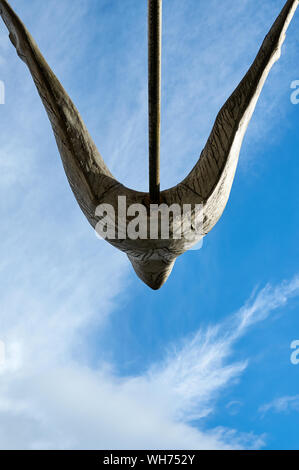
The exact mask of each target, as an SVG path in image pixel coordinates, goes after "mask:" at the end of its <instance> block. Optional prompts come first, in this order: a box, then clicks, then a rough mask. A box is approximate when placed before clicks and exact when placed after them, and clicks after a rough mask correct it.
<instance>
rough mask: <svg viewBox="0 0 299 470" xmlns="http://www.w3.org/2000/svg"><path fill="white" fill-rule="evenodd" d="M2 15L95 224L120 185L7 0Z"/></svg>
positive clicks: (81, 200)
mask: <svg viewBox="0 0 299 470" xmlns="http://www.w3.org/2000/svg"><path fill="white" fill-rule="evenodd" d="M0 13H1V16H2V18H3V20H4V22H5V24H6V26H7V28H8V30H9V33H10V34H9V37H10V40H11V42H12V43H13V45H14V46H15V48H16V50H17V53H18V55H19V56H20V58H21V59H22V60H23V61H24V62H25V63H26V64H27V66H28V68H29V70H30V73H31V75H32V78H33V80H34V82H35V85H36V88H37V90H38V92H39V95H40V97H41V99H42V102H43V104H44V106H45V109H46V111H47V114H48V116H49V119H50V122H51V125H52V128H53V131H54V134H55V138H56V142H57V145H58V148H59V151H60V154H61V158H62V162H63V165H64V168H65V172H66V174H67V177H68V180H69V182H70V185H71V187H72V190H73V192H74V194H75V197H76V199H77V201H78V203H79V205H80V207H81V209H82V210H83V212H84V213H85V215H86V216H87V218H88V220H89V221H90V222H91V223H92V225H95V223H96V221H95V219H94V214H95V208H96V206H97V204H98V202H97V201H98V200H99V199H100V198H101V196H102V195H103V194H104V193H105V192H106V191H107V190H109V189H110V188H111V187H113V186H115V185H117V184H118V183H117V181H115V179H114V178H113V177H112V175H111V173H110V171H109V170H108V168H107V167H106V165H105V163H104V161H103V159H102V157H101V155H100V154H99V152H98V150H97V148H96V146H95V144H94V142H93V140H92V139H91V137H90V135H89V133H88V131H87V129H86V127H85V125H84V123H83V121H82V119H81V117H80V114H79V112H78V110H77V109H76V107H75V106H74V104H73V103H72V101H71V99H70V98H69V96H68V95H67V93H66V91H65V90H64V88H63V87H62V85H61V84H60V82H59V81H58V79H57V77H56V76H55V75H54V73H53V72H52V70H51V68H50V67H49V65H48V64H47V62H46V61H45V59H44V57H43V56H42V54H41V52H40V51H39V49H38V47H37V45H36V43H35V41H34V39H33V38H32V36H31V35H30V33H29V32H28V31H27V29H26V28H25V26H24V25H23V23H22V22H21V20H20V19H19V18H18V16H17V15H16V14H15V12H14V11H13V9H12V8H11V6H10V5H9V4H8V2H7V1H5V0H0Z"/></svg>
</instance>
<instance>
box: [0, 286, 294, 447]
mask: <svg viewBox="0 0 299 470" xmlns="http://www.w3.org/2000/svg"><path fill="white" fill-rule="evenodd" d="M298 294H299V286H298V283H297V279H296V278H295V279H294V280H291V281H290V282H284V283H283V284H281V285H280V286H277V287H275V288H271V287H270V286H268V287H267V288H265V289H263V290H261V291H260V292H258V293H257V294H256V295H255V297H254V298H252V299H251V300H250V301H249V302H248V303H246V305H245V306H244V307H242V308H241V309H240V311H238V312H237V313H235V314H233V315H232V316H231V317H230V318H228V319H227V320H226V321H224V322H223V323H221V324H218V325H215V326H211V327H208V328H206V329H201V330H199V331H198V332H197V333H196V334H195V335H194V336H193V337H192V338H187V339H186V340H185V341H184V344H183V345H177V346H176V347H175V346H172V348H171V349H170V350H169V352H168V354H167V357H166V358H165V359H164V360H162V361H160V362H158V363H156V364H153V365H152V366H151V367H150V368H149V369H148V371H146V372H145V373H144V374H142V375H139V376H134V377H119V376H118V375H117V374H116V373H115V372H114V371H113V364H111V365H109V364H106V363H100V364H99V365H98V366H97V367H96V368H94V367H91V366H90V365H88V362H86V360H84V354H83V355H82V354H81V355H80V357H78V355H76V354H75V355H74V351H75V349H76V344H77V342H78V339H79V341H80V332H81V331H82V321H80V319H79V318H77V317H76V316H75V318H74V321H72V318H71V314H69V313H67V312H69V310H70V309H69V308H67V312H65V311H64V310H62V311H60V312H57V314H56V315H54V318H53V316H52V318H50V319H49V321H48V322H47V321H45V318H44V315H42V317H43V318H42V320H43V321H39V316H38V315H37V314H36V310H34V309H32V306H31V305H30V303H29V300H28V298H27V300H26V299H24V298H23V302H26V301H27V302H28V303H29V304H26V303H25V305H23V307H24V310H23V312H22V316H21V318H20V316H18V315H14V312H13V310H12V309H11V310H12V319H11V320H7V323H8V324H9V326H8V328H7V335H6V343H7V363H6V365H4V366H3V367H2V369H1V386H0V397H1V399H0V413H1V428H0V437H1V439H0V442H1V448H25V449H28V448H35V449H36V448H50V449H53V448H59V449H63V448H73V449H78V448H80V449H82V448H84V449H85V448H98V449H99V448H109V449H113V448H123V449H125V448H153V449H154V448H174V449H175V448H196V449H207V448H217V449H218V448H219V449H225V448H244V447H246V448H259V447H261V446H263V445H264V437H263V436H254V435H252V434H250V433H249V434H242V433H238V432H237V430H230V429H224V428H217V429H208V430H207V429H204V428H202V429H201V427H200V426H199V425H198V420H199V421H200V418H203V417H206V416H208V415H209V414H210V413H212V412H213V411H214V410H215V408H216V407H217V398H218V397H219V395H220V393H221V391H222V390H223V389H224V388H225V387H228V386H232V385H233V384H234V382H235V379H236V378H238V377H240V376H241V374H242V372H243V371H244V370H245V368H246V366H247V362H246V361H242V362H238V363H236V362H233V361H232V359H231V357H232V355H233V349H234V345H235V343H236V341H238V340H239V339H240V338H241V337H242V335H243V334H245V333H246V331H247V330H248V328H249V327H250V326H252V325H253V324H255V323H257V322H260V321H263V320H265V319H266V318H267V316H268V315H269V314H270V313H271V312H272V311H273V310H275V309H277V308H279V307H283V306H284V305H285V304H286V302H287V301H288V300H289V299H290V298H292V297H293V296H295V295H298ZM81 295H82V292H80V293H79V296H80V297H81ZM11 300H12V299H11ZM77 300H78V298H77V297H76V296H75V299H74V302H76V301H77ZM9 305H12V302H10V303H9ZM40 307H41V306H40ZM47 308H49V310H51V306H48V305H47ZM265 309H266V312H265ZM47 313H50V312H47ZM86 313H87V312H85V320H86ZM57 317H58V318H57ZM245 318H246V321H244V319H245ZM248 318H250V321H248ZM88 320H89V325H90V327H92V325H93V323H94V322H95V323H97V322H98V320H97V318H96V313H95V312H94V313H93V315H91V317H90V318H88ZM10 323H12V324H13V326H11V325H10ZM102 328H104V325H103V326H102ZM1 331H2V332H3V331H4V332H5V328H3V326H2V329H1ZM81 342H83V343H84V339H83V340H82V338H81ZM83 346H84V344H83ZM85 347H87V345H85ZM82 350H83V351H84V347H83V348H82ZM37 356H38V357H37ZM272 406H273V405H272ZM194 419H196V420H197V426H196V427H193V426H192V421H193V420H194ZM25 428H26V433H25V431H24V429H25Z"/></svg>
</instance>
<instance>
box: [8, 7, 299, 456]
mask: <svg viewBox="0 0 299 470" xmlns="http://www.w3.org/2000/svg"><path fill="white" fill-rule="evenodd" d="M283 3H284V2H283V1H282V0H275V1H271V2H270V1H264V2H262V5H261V2H258V1H257V0H244V1H242V2H239V1H237V0H230V1H229V0H223V1H222V2H221V3H219V2H218V1H216V0H210V1H209V2H203V1H198V0H188V1H185V2H180V1H179V0H172V1H171V2H168V1H166V0H164V11H163V16H164V18H163V20H164V24H163V103H162V120H163V121H162V122H163V124H162V148H161V180H162V187H163V188H167V187H170V186H172V185H174V184H176V183H177V182H178V181H180V180H181V179H183V177H184V176H185V175H186V174H187V173H188V172H189V171H190V170H191V168H192V167H193V165H194V163H195V162H196V160H197V158H198V156H199V154H200V151H201V149H202V147H203V145H204V144H205V141H206V139H207V137H208V134H209V132H210V130H211V126H212V124H213V121H214V119H215V116H216V114H217V112H218V110H219V109H220V107H221V106H222V104H223V103H224V101H225V100H226V98H227V97H228V96H229V94H230V93H231V92H232V91H233V89H234V87H235V86H236V85H237V84H238V83H239V81H240V80H241V78H242V77H243V75H244V73H245V72H246V70H247V68H248V66H249V65H250V64H251V62H252V60H253V59H254V57H255V54H256V53H257V51H258V49H259V46H260V44H261V42H262V40H263V38H264V36H265V34H266V33H267V32H268V30H269V28H270V26H271V24H272V22H273V20H274V19H275V18H276V16H277V14H278V13H279V11H280V9H281V8H282V6H283ZM11 5H12V6H13V7H14V8H15V10H16V11H17V12H18V14H19V15H20V17H21V18H22V20H23V21H24V22H25V24H26V26H27V27H28V29H29V30H30V31H31V33H32V35H33V36H34V38H35V39H36V41H37V43H38V45H39V46H40V48H41V50H42V52H43V53H44V55H45V57H46V59H47V60H48V62H49V64H50V66H51V67H52V68H53V70H54V71H55V73H56V74H57V76H58V77H59V79H60V80H61V82H62V83H63V85H64V87H65V88H66V90H67V91H68V93H69V94H70V96H71V98H72V99H73V101H74V102H75V104H76V105H77V107H78V108H79V111H80V112H81V114H82V117H83V119H84V120H85V123H86V125H87V127H88V129H89V131H90V133H91V135H92V136H93V138H94V140H95V142H96V144H97V145H98V148H99V150H100V152H101V154H102V156H103V158H104V160H105V162H106V163H107V164H108V166H109V168H110V169H111V171H112V173H113V174H114V175H115V176H116V177H117V178H118V179H119V180H120V181H122V182H123V183H124V184H126V185H127V186H130V187H133V188H135V189H138V190H146V189H147V180H148V177H147V165H148V163H147V56H146V54H147V45H146V34H147V32H146V1H136V0H134V1H133V0H125V1H124V0H113V1H111V0H86V1H85V2H82V1H79V0H50V1H49V2H46V4H45V2H40V1H37V0H26V2H25V0H11ZM29 5H30V7H31V8H28V6H29ZM298 26H299V14H298V11H297V14H295V17H294V19H293V22H292V24H291V25H290V28H289V31H288V34H287V38H286V42H285V45H284V46H283V52H282V57H281V59H280V61H279V62H278V63H277V64H276V65H275V66H274V68H273V70H272V72H271V73H270V76H269V79H268V81H267V83H266V85H265V88H264V90H263V92H262V96H261V98H260V101H259V103H258V106H257V109H256V111H255V113H254V116H253V120H252V122H251V124H250V126H249V129H248V132H247V134H246V137H245V140H244V144H243V147H242V151H241V155H240V163H239V166H238V170H237V174H236V178H235V182H234V185H233V189H232V193H231V197H230V200H229V203H228V205H227V208H226V210H225V212H224V214H223V217H222V218H221V220H220V221H219V222H218V224H217V225H216V227H215V228H214V229H213V230H212V232H211V233H209V234H208V236H207V237H206V238H205V240H204V245H203V248H202V249H201V250H199V251H191V252H190V253H187V254H185V255H184V256H182V257H180V258H179V259H178V260H177V262H176V265H175V268H174V270H173V273H172V275H171V277H170V278H169V280H168V282H167V283H166V284H165V286H164V287H163V288H162V289H161V290H160V291H158V292H153V291H151V290H149V289H148V288H147V287H146V286H144V285H143V284H142V283H141V282H140V281H139V280H138V279H137V278H136V276H135V274H134V273H133V271H132V268H131V265H130V263H129V262H128V260H127V258H126V257H125V256H124V255H123V254H122V253H119V252H118V251H116V250H115V249H113V248H112V247H111V246H109V245H108V244H106V243H104V242H102V241H99V240H98V239H97V238H96V237H95V235H94V232H93V230H92V229H91V227H90V226H89V225H88V222H87V221H86V220H85V218H84V216H83V214H82V213H81V212H80V209H79V207H78V206H77V203H76V201H75V199H74V197H73V195H72V193H71V190H70V188H69V186H68V184H67V180H66V177H65V175H64V172H63V169H62V164H61V161H60V157H59V154H58V151H57V148H56V144H55V141H54V137H53V135H52V132H51V129H50V125H49V123H48V120H47V117H46V113H45V111H44V109H43V107H42V105H41V103H40V99H39V97H38V95H37V92H36V90H35V88H34V85H33V83H32V79H31V77H30V75H29V72H28V70H27V69H26V67H25V66H24V64H23V63H22V62H21V61H20V60H19V58H18V57H17V56H16V54H15V50H14V48H13V47H12V46H11V44H10V42H9V39H8V36H7V31H6V28H5V26H4V25H2V24H1V25H0V80H2V81H3V82H4V83H5V92H6V96H5V105H1V106H0V113H1V132H0V145H1V158H0V196H1V197H0V212H1V245H0V255H1V257H0V260H1V261H0V339H1V340H2V341H3V342H4V343H5V347H6V360H5V363H4V364H2V365H0V415H1V416H0V448H3V449H7V448H9V449H15V448H24V449H39V448H49V449H54V448H55V449H56V448H60V449H63V448H67V449H69V448H71V449H83V448H84V449H87V448H98V449H101V448H106V449H113V448H122V449H125V448H128V449H130V448H131V449H132V448H135V449H136V448H152V449H154V448H168V449H178V448H180V449H183V448H198V449H207V448H219V449H222V448H264V449H298V448H299V442H298V432H297V423H298V419H299V389H298V382H299V381H298V377H299V365H297V366H295V365H293V364H292V363H291V360H290V358H291V353H292V350H291V349H290V345H291V343H292V341H294V340H298V339H299V319H298V311H299V301H298V296H299V271H298V255H299V252H298V225H299V218H298V217H299V216H298V202H299V195H298V184H297V175H298V147H299V137H298V118H299V105H294V104H292V103H291V100H290V96H291V93H292V91H293V90H292V89H291V83H292V82H293V81H294V80H299V68H298V63H299V60H298V59H299V43H298V38H297V36H296V31H298Z"/></svg>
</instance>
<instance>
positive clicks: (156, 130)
mask: <svg viewBox="0 0 299 470" xmlns="http://www.w3.org/2000/svg"><path fill="white" fill-rule="evenodd" d="M161 46H162V0H148V106H149V190H150V199H151V202H152V203H159V200H160V134H161Z"/></svg>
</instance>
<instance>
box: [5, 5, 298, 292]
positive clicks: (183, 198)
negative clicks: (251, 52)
mask: <svg viewBox="0 0 299 470" xmlns="http://www.w3.org/2000/svg"><path fill="white" fill-rule="evenodd" d="M154 3H156V6H157V7H158V8H160V7H161V3H162V0H149V12H150V7H151V5H153V4H154ZM298 3H299V2H298V0H289V1H287V2H286V4H285V6H284V8H283V9H282V11H281V13H280V15H279V16H278V18H277V20H276V21H275V23H274V25H273V26H272V28H271V30H270V32H269V33H268V35H267V36H266V38H265V40H264V42H263V44H262V46H261V48H260V50H259V52H258V55H257V57H256V59H255V61H254V62H253V64H252V66H251V67H250V69H249V70H248V72H247V74H246V75H245V77H244V78H243V80H242V81H241V83H240V84H239V85H238V87H237V88H236V90H235V91H234V92H233V93H232V95H231V96H230V98H229V99H228V100H227V102H226V103H225V104H224V106H223V107H222V109H221V110H220V112H219V113H218V116H217V118H216V121H215V124H214V127H213V129H212V132H211V134H210V136H209V138H208V141H207V144H206V146H205V148H204V149H203V151H202V153H201V156H200V158H199V160H198V162H197V164H196V165H195V167H194V168H193V170H192V171H191V172H190V173H189V175H188V176H187V177H186V178H185V179H184V180H183V181H182V182H181V183H179V184H178V185H177V186H175V187H173V188H171V189H168V190H166V191H162V192H161V193H159V192H153V194H155V196H157V198H158V201H151V199H150V197H149V195H148V194H147V193H141V192H137V191H133V190H131V189H129V188H126V187H125V186H123V185H122V184H120V183H119V182H118V181H117V180H116V179H115V178H114V177H113V175H112V174H111V173H110V171H109V169H108V168H107V166H106V165H105V163H104V161H103V159H102V157H101V155H100V154H99V152H98V150H97V148H96V146H95V144H94V142H93V140H92V138H91V137H90V135H89V133H88V131H87V129H86V127H85V125H84V123H83V121H82V119H81V117H80V115H79V112H78V111H77V109H76V107H75V106H74V104H73V103H72V101H71V100H70V98H69V96H68V95H67V93H66V91H65V90H64V89H63V87H62V85H61V84H60V82H59V81H58V79H57V78H56V76H55V75H54V73H53V72H52V70H51V69H50V67H49V66H48V64H47V62H46V61H45V59H44V58H43V56H42V54H41V53H40V51H39V49H38V47H37V45H36V43H35V41H34V40H33V38H32V36H31V35H30V33H29V32H28V31H27V29H26V28H25V26H24V25H23V23H22V22H21V21H20V19H19V18H18V16H17V15H16V14H15V13H14V11H13V10H12V8H11V6H10V5H9V4H8V2H7V1H5V0H0V13H1V16H2V18H3V20H4V22H5V24H6V26H7V28H8V30H9V33H10V34H9V36H10V39H11V42H12V43H13V45H14V46H15V48H16V50H17V53H18V55H19V57H20V58H21V59H22V60H23V61H24V62H25V63H26V64H27V66H28V68H29V70H30V73H31V75H32V77H33V80H34V82H35V85H36V88H37V90H38V92H39V95H40V97H41V99H42V102H43V104H44V106H45V109H46V111H47V114H48V116H49V119H50V122H51V125H52V128H53V132H54V135H55V138H56V142H57V146H58V149H59V152H60V155H61V158H62V162H63V166H64V169H65V172H66V175H67V178H68V180H69V183H70V186H71V188H72V190H73V193H74V195H75V197H76V199H77V201H78V204H79V205H80V207H81V209H82V211H83V212H84V214H85V216H86V217H87V219H88V221H89V222H90V224H91V225H92V226H93V227H94V228H95V227H96V226H97V224H98V223H99V217H98V216H97V207H98V206H99V205H100V204H103V203H105V204H110V205H111V206H112V207H114V208H115V213H116V218H117V215H118V210H119V209H118V198H119V196H124V197H125V198H126V208H129V207H132V204H141V205H143V206H144V207H145V208H146V211H147V213H148V214H149V205H150V202H159V203H164V204H166V205H167V206H168V207H170V206H171V205H172V204H179V205H180V206H183V205H184V204H186V205H187V204H189V205H191V206H192V207H193V206H195V205H199V204H201V205H202V207H203V230H202V234H201V235H206V234H207V233H208V232H209V231H210V230H211V229H212V228H213V227H214V225H215V224H216V223H217V221H218V220H219V218H220V217H221V215H222V213H223V210H224V208H225V206H226V203H227V200H228V197H229V194H230V190H231V186H232V182H233V179H234V175H235V171H236V167H237V163H238V158H239V153H240V149H241V145H242V141H243V137H244V134H245V132H246V129H247V126H248V124H249V121H250V119H251V116H252V114H253V111H254V109H255V106H256V103H257V100H258V98H259V95H260V93H261V90H262V87H263V85H264V83H265V80H266V78H267V76H268V74H269V72H270V69H271V67H272V65H273V64H274V63H275V62H276V60H278V58H279V57H280V52H281V47H282V44H283V42H284V39H285V33H286V30H287V28H288V26H289V23H290V21H291V19H292V17H293V15H294V13H295V10H296V8H297V7H298ZM156 26H157V25H156ZM158 32H159V31H158ZM157 51H158V49H157ZM157 54H158V52H157ZM155 59H156V60H157V59H159V57H158V56H157V55H156V56H155ZM158 79H159V77H158ZM158 82H159V80H156V85H157V83H158ZM154 84H155V82H154ZM154 91H155V92H156V93H157V100H159V99H160V96H159V89H158V87H157V86H156V89H155V90H154ZM158 105H159V103H158V101H157V102H155V100H154V101H152V102H150V119H151V116H152V115H153V113H154V112H156V113H157V116H158V114H159V106H158ZM157 129H158V128H157ZM158 131H159V130H158ZM150 134H151V132H150ZM151 137H153V135H151V136H150V138H151ZM154 137H155V136H154ZM157 143H159V136H158V137H157V136H156V140H155V139H154V140H153V139H152V154H150V156H152V157H153V156H154V157H155V158H154V162H155V164H157V162H158V160H157V157H158V153H159V148H158V146H157ZM153 147H155V148H154V149H153ZM155 152H156V153H155ZM157 184H158V183H156V189H157V187H158V186H157ZM148 218H149V222H150V218H151V215H148ZM169 230H170V232H169V233H170V236H169V237H168V238H167V239H163V238H162V237H161V236H160V235H159V237H158V239H151V238H147V239H140V240H132V239H129V238H125V239H109V238H107V241H108V242H110V243H111V244H112V245H114V246H115V247H116V248H118V249H120V250H122V251H123V252H125V253H126V254H127V255H128V257H129V259H130V261H131V263H132V265H133V267H134V269H135V271H136V273H137V275H138V276H139V277H140V278H141V279H142V280H143V281H144V282H145V283H146V284H147V285H148V286H150V287H151V288H152V289H159V288H160V287H161V286H162V285H163V284H164V282H165V281H166V280H167V278H168V276H169V274H170V272H171V270H172V267H173V265H174V262H175V259H176V258H177V257H178V256H179V255H181V254H183V253H184V252H185V251H186V250H187V249H188V248H190V238H189V237H188V234H187V233H183V232H182V233H183V236H182V238H181V239H174V238H173V237H172V234H173V232H174V228H173V220H170V221H169ZM199 238H200V237H198V239H199ZM196 241H198V240H194V239H193V242H194V243H196Z"/></svg>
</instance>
